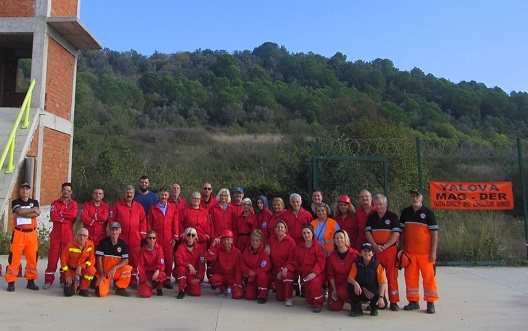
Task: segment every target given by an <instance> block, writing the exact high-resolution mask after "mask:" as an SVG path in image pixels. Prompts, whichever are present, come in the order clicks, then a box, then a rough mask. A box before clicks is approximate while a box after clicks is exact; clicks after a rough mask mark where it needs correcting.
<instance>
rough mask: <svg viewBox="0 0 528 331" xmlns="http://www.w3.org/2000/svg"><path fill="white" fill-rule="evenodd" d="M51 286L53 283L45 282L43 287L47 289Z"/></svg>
mask: <svg viewBox="0 0 528 331" xmlns="http://www.w3.org/2000/svg"><path fill="white" fill-rule="evenodd" d="M50 287H51V284H50V283H46V284H44V286H43V287H42V288H43V289H45V290H47V289H49V288H50Z"/></svg>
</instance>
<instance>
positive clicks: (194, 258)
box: [172, 228, 205, 299]
mask: <svg viewBox="0 0 528 331" xmlns="http://www.w3.org/2000/svg"><path fill="white" fill-rule="evenodd" d="M183 234H184V238H185V243H181V244H180V245H179V246H178V249H177V250H176V254H175V258H174V260H175V263H176V266H175V267H174V270H173V271H172V275H173V276H174V277H175V278H176V279H177V280H178V284H179V288H180V290H179V292H178V296H176V298H177V299H183V298H185V292H187V293H188V294H189V295H191V296H200V295H202V288H201V286H200V283H201V282H203V279H204V275H205V252H204V250H203V248H201V247H200V246H197V245H196V244H195V243H196V240H197V239H198V233H197V232H196V229H195V228H187V229H185V231H184V233H183Z"/></svg>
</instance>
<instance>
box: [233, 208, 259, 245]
mask: <svg viewBox="0 0 528 331" xmlns="http://www.w3.org/2000/svg"><path fill="white" fill-rule="evenodd" d="M257 227H258V220H257V216H255V214H253V213H249V214H248V215H247V216H244V215H240V216H238V219H237V220H236V222H235V231H233V232H234V234H235V245H236V247H237V248H238V249H239V250H240V251H241V252H243V251H245V250H246V247H247V246H249V241H250V240H249V237H250V236H251V233H252V232H253V230H255V229H257Z"/></svg>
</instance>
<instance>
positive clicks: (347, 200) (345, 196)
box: [337, 195, 352, 204]
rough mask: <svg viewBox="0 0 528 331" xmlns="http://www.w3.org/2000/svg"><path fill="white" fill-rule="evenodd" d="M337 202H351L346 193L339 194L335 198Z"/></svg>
mask: <svg viewBox="0 0 528 331" xmlns="http://www.w3.org/2000/svg"><path fill="white" fill-rule="evenodd" d="M337 202H346V203H348V204H351V203H352V201H350V198H349V197H348V195H342V196H340V197H339V199H337Z"/></svg>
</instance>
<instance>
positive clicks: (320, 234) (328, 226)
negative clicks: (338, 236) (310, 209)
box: [312, 202, 340, 256]
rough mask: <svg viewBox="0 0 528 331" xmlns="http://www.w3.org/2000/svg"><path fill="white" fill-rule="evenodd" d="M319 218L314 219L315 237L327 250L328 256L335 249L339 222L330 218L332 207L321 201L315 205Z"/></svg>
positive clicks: (325, 250) (326, 254)
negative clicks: (335, 235)
mask: <svg viewBox="0 0 528 331" xmlns="http://www.w3.org/2000/svg"><path fill="white" fill-rule="evenodd" d="M315 210H316V213H317V218H316V219H314V220H313V221H312V226H313V228H314V239H315V240H317V242H319V244H321V247H323V250H324V252H325V256H328V255H329V254H330V253H332V252H333V251H334V233H335V232H336V231H337V230H339V229H340V227H339V224H337V222H336V221H335V220H334V219H333V218H330V217H329V216H330V207H329V206H328V205H327V204H326V203H324V202H321V203H320V204H318V205H317V206H316V207H315Z"/></svg>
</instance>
